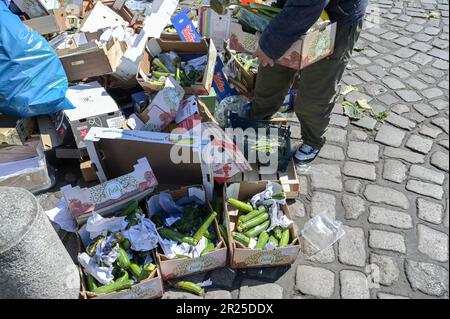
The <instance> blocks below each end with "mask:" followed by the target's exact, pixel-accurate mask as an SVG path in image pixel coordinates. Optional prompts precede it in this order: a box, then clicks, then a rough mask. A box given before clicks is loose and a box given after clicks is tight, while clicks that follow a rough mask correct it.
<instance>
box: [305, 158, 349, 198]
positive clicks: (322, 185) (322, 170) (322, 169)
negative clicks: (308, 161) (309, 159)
mask: <svg viewBox="0 0 450 319" xmlns="http://www.w3.org/2000/svg"><path fill="white" fill-rule="evenodd" d="M310 171H311V172H310V175H311V181H312V182H311V184H312V187H313V188H314V189H328V190H333V191H336V192H340V191H342V188H343V186H342V175H341V169H340V167H339V165H327V164H314V165H311V170H310Z"/></svg>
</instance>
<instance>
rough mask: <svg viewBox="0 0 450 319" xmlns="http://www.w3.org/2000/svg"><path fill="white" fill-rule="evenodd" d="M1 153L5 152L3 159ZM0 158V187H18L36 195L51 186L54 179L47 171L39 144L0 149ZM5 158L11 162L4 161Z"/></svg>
mask: <svg viewBox="0 0 450 319" xmlns="http://www.w3.org/2000/svg"><path fill="white" fill-rule="evenodd" d="M22 148H25V149H24V150H23V149H22ZM32 148H34V151H35V155H34V156H32V155H33V154H32ZM3 152H7V154H6V156H5V157H3V156H2V153H3ZM0 156H2V158H3V159H2V160H1V161H0V187H2V186H6V187H19V188H25V189H26V190H28V191H30V192H32V193H37V192H41V191H44V190H47V189H49V188H51V187H52V186H53V184H54V181H55V179H54V176H53V174H52V172H51V171H49V168H48V166H47V161H46V159H45V156H44V153H43V150H42V145H41V144H40V142H37V143H36V142H33V143H30V145H29V147H25V146H20V147H5V148H0ZM7 157H8V158H9V159H11V161H6V160H5V159H6V158H7Z"/></svg>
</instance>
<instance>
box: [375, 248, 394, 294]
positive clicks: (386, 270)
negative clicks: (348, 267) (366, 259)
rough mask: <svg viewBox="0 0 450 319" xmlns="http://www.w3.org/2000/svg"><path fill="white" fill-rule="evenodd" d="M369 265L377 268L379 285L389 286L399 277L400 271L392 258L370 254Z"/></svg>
mask: <svg viewBox="0 0 450 319" xmlns="http://www.w3.org/2000/svg"><path fill="white" fill-rule="evenodd" d="M370 263H371V264H375V265H377V266H378V267H379V270H380V278H379V279H380V281H379V283H380V284H381V285H383V286H391V285H392V284H394V283H395V282H396V281H397V280H398V278H399V276H400V269H399V267H398V264H397V262H396V260H395V259H394V258H392V257H389V256H385V255H378V254H373V253H372V254H370Z"/></svg>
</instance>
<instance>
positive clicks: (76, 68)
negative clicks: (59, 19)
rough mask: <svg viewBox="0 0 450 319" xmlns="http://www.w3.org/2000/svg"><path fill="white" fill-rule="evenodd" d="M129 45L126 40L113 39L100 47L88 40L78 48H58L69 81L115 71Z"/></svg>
mask: <svg viewBox="0 0 450 319" xmlns="http://www.w3.org/2000/svg"><path fill="white" fill-rule="evenodd" d="M126 49H127V46H126V44H125V43H124V42H120V41H116V40H114V39H113V40H111V41H109V42H108V43H106V44H105V45H104V46H102V47H99V46H98V45H97V44H96V43H95V42H88V43H86V44H83V45H81V46H79V47H78V48H76V49H64V50H58V51H57V53H58V55H59V58H60V59H61V63H62V64H63V67H64V70H65V71H66V74H67V78H68V80H69V81H77V80H82V79H85V78H89V77H93V76H100V75H105V74H110V73H114V72H115V71H116V69H117V67H118V66H119V63H120V59H121V57H122V55H123V54H124V52H125V51H126Z"/></svg>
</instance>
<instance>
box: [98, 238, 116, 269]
mask: <svg viewBox="0 0 450 319" xmlns="http://www.w3.org/2000/svg"><path fill="white" fill-rule="evenodd" d="M115 240H116V238H115V237H114V236H109V237H108V238H107V239H106V240H104V241H102V242H101V243H100V245H98V247H97V249H96V250H95V256H96V257H97V256H98V257H99V259H100V261H101V262H103V263H105V264H106V265H107V266H111V265H112V264H113V263H114V262H115V261H116V260H117V258H119V247H118V246H117V245H116V246H114V247H112V243H113V242H114V241H115Z"/></svg>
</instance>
